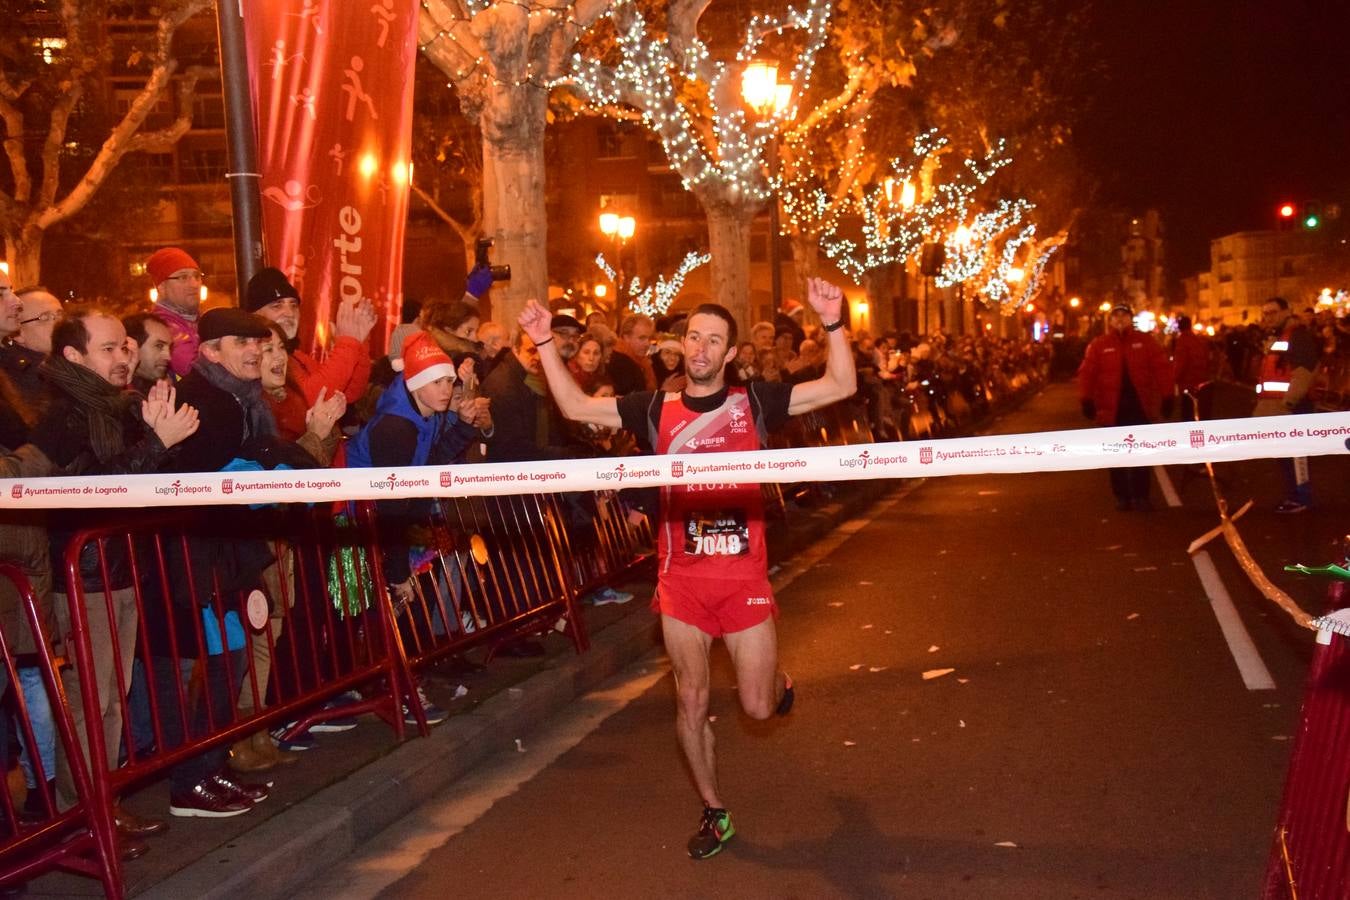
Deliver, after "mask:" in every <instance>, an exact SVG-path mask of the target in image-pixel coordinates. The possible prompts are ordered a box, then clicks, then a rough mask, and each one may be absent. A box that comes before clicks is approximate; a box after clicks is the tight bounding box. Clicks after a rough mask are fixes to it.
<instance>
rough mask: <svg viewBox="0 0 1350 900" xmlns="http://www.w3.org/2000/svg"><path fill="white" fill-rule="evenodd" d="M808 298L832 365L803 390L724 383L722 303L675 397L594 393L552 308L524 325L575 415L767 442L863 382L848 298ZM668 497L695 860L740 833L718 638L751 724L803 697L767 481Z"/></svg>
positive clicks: (673, 623)
mask: <svg viewBox="0 0 1350 900" xmlns="http://www.w3.org/2000/svg"><path fill="white" fill-rule="evenodd" d="M809 300H810V303H811V306H812V308H813V309H814V310H815V311H816V312H817V313H818V314H819V315H820V317H821V320H822V321H823V322H824V323H825V331H826V333H827V334H828V336H829V337H828V339H829V342H830V345H831V346H830V354H829V364H828V368H827V370H826V372H825V374H824V375H823V376H822V377H821V378H818V379H816V380H814V381H807V382H803V383H802V384H797V385H788V384H781V383H776V384H773V383H755V384H750V385H746V386H744V387H731V386H730V385H728V384H727V382H726V369H727V365H728V364H729V363H731V362H732V361H733V360H734V359H735V357H736V352H737V344H736V320H735V319H734V318H733V317H732V315H731V313H730V312H728V311H727V309H726V308H725V307H722V306H718V305H717V304H712V303H708V304H703V305H702V306H699V307H697V308H696V309H695V310H694V311H693V313H692V314H691V315H690V317H689V321H688V328H687V330H686V332H685V335H684V340H683V345H684V358H685V372H686V375H687V378H688V381H687V384H686V387H685V389H684V390H683V391H682V392H679V393H673V392H657V391H639V392H637V393H633V394H629V395H627V396H626V397H623V398H622V399H615V398H612V397H590V396H587V395H586V394H585V393H584V392H583V391H582V390H581V388H580V387H578V386H577V384H576V381H575V380H574V379H573V377H572V375H571V372H570V371H569V370H568V368H567V366H566V364H565V363H564V362H563V359H562V356H561V355H560V354H559V353H558V349H557V346H556V343H555V340H556V339H555V337H554V335H553V333H552V330H551V328H550V316H549V313H548V311H547V310H546V309H545V308H544V307H542V306H541V305H539V303H538V302H537V301H534V300H532V301H530V303H529V304H527V305H526V307H525V309H524V311H523V312H521V314H520V325H521V328H522V329H523V330H524V331H525V333H526V334H527V335H528V336H529V338H530V339H531V340H532V341H533V343H534V346H535V347H536V348H537V350H538V352H539V354H540V357H541V362H542V366H543V371H544V374H545V375H546V376H547V378H548V386H549V389H550V391H551V392H552V394H553V396H554V398H555V399H556V400H557V402H558V405H559V406H560V407H561V409H562V412H563V414H564V415H566V416H567V417H568V418H570V419H573V420H576V421H580V422H589V423H591V424H594V425H602V426H605V427H608V428H619V427H623V428H627V429H628V430H629V431H631V432H633V433H634V434H635V435H636V436H637V438H638V440H639V442H640V443H641V444H642V446H643V448H644V449H645V450H647V451H648V452H654V453H661V454H666V453H704V452H728V451H745V450H758V449H760V448H761V447H763V446H764V441H765V439H766V437H767V434H768V432H769V431H772V430H773V429H774V428H776V427H778V426H781V425H783V424H784V423H786V422H787V420H788V418H789V417H790V416H794V415H800V414H801V413H805V412H809V411H810V410H813V409H817V408H819V407H822V406H826V405H828V404H830V403H834V402H837V401H839V400H842V399H844V398H845V397H848V396H850V395H852V394H853V392H854V391H855V390H856V389H857V374H856V372H855V370H854V368H853V354H852V353H851V352H849V347H848V340H847V337H846V335H845V333H844V331H843V330H842V329H843V326H844V320H843V316H844V312H843V293H842V292H841V291H840V290H839V288H837V287H835V286H833V285H831V284H828V283H826V282H824V281H822V280H820V279H812V280H811V282H810V291H809ZM662 501H663V502H662V510H661V526H660V539H659V547H658V560H659V562H658V572H659V575H658V581H657V588H656V597H655V598H654V600H653V607H654V608H655V609H656V610H658V611H659V612H660V614H661V627H662V632H663V634H664V637H665V645H666V650H667V652H668V653H669V654H670V659H671V664H672V666H673V668H674V671H675V682H676V690H677V698H676V709H677V712H676V734H677V736H678V738H679V742H680V746H681V748H682V749H683V751H684V756H685V759H686V760H687V761H688V763H689V768H690V771H691V773H692V775H693V778H694V784H695V787H696V788H697V790H698V792H699V794H700V796H701V798H702V800H703V806H704V809H703V813H702V816H701V818H700V822H699V829H698V832H697V833H696V834H695V835H694V836H693V837H692V838H690V840H689V844H688V850H689V855H690V856H691V857H693V858H694V859H706V858H707V857H709V856H712V855H714V854H716V853H717V852H719V851H720V850H721V849H722V845H723V844H724V843H725V842H726V841H727V840H729V839H730V838H731V837H732V835H734V834H735V828H734V827H733V825H732V823H731V815H730V813H728V812H727V810H726V806H725V804H724V802H723V799H722V795H721V789H720V788H719V787H718V783H717V766H716V756H715V753H714V746H713V732H712V726H711V724H709V722H708V699H709V668H708V655H709V650H710V648H711V646H712V642H713V640H714V639H715V638H718V637H721V638H723V639H724V640H725V641H726V645H727V650H728V651H729V652H730V654H731V659H732V662H733V664H734V665H735V667H736V685H737V693H738V695H739V698H740V702H741V707H742V709H744V710H745V712H746V714H747V715H749V716H750V717H751V718H755V719H767V718H769V717H770V716H773V715H774V714H778V715H785V714H786V713H787V712H788V711H789V710H790V709H791V707H792V701H793V697H794V693H793V689H792V682H791V680H790V679H789V678H788V677H787V674H786V673H784V672H782V671H781V670H780V669H779V668H778V638H777V633H776V631H775V628H774V618H775V617H776V615H777V605H776V604H775V603H774V599H773V590H772V588H771V586H770V584H769V579H768V571H767V569H768V554H767V550H766V547H765V542H764V509H763V500H762V497H761V494H760V488H759V485H757V484H724V485H698V484H690V485H676V486H671V487H666V488H663V489H662Z"/></svg>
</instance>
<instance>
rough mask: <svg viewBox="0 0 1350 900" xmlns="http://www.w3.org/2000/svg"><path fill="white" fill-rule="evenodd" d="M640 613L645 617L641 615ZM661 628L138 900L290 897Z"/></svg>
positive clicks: (604, 644)
mask: <svg viewBox="0 0 1350 900" xmlns="http://www.w3.org/2000/svg"><path fill="white" fill-rule="evenodd" d="M640 612H641V613H645V610H642V611H640ZM659 624H660V623H659V620H658V619H656V618H655V617H654V616H649V615H645V614H638V615H629V616H625V617H623V618H622V619H619V620H617V621H615V622H613V623H611V624H610V625H609V626H608V627H607V628H605V629H604V630H603V631H601V632H599V633H598V634H596V635H594V636H593V637H592V641H591V648H590V650H589V651H588V652H587V653H584V654H581V655H579V656H568V657H564V658H561V659H560V660H559V661H557V662H556V663H555V664H553V665H551V666H550V667H548V668H546V669H544V670H543V671H541V672H538V673H536V674H534V675H533V676H531V677H530V678H528V679H526V680H525V681H523V682H521V683H520V684H519V685H517V686H515V687H513V688H508V689H507V690H505V691H502V692H501V693H499V694H496V695H494V696H492V697H490V698H488V699H486V700H484V701H483V703H482V704H481V705H480V706H479V707H478V708H477V709H475V710H474V711H473V712H470V713H466V714H464V715H461V716H455V717H453V718H451V719H449V720H448V721H446V722H444V723H443V724H441V725H438V726H436V727H435V728H433V729H432V731H431V735H430V737H427V738H425V739H418V740H408V741H405V742H404V743H403V744H401V745H399V746H398V747H397V748H396V749H395V750H393V751H392V752H390V753H388V754H386V755H385V756H383V757H381V758H380V759H378V760H376V761H375V762H373V763H371V764H370V765H368V766H366V767H364V768H362V769H360V770H359V771H357V772H355V773H353V774H352V775H350V776H348V777H347V778H345V779H343V780H342V781H339V782H337V783H335V784H332V785H330V786H328V787H326V788H324V789H323V790H322V791H319V792H318V793H317V794H314V795H313V796H311V797H309V798H308V799H306V800H303V801H301V802H299V803H297V804H296V805H294V806H292V807H291V808H289V809H287V810H286V811H285V812H282V813H279V814H277V815H275V816H273V817H271V818H270V819H268V820H266V821H265V822H262V823H260V824H259V825H258V827H257V828H254V829H252V830H250V831H248V832H246V833H245V834H242V835H240V836H239V837H238V838H237V839H235V840H233V841H231V842H230V843H228V844H225V845H224V846H222V847H219V848H217V849H215V850H213V851H212V852H210V853H208V854H206V855H205V856H203V857H202V858H201V859H199V860H197V861H195V862H193V863H191V864H189V865H188V866H187V867H186V868H184V869H181V870H179V871H178V872H175V873H174V874H173V875H171V876H170V877H168V878H166V879H165V880H164V881H161V882H159V883H158V884H155V885H154V886H152V887H150V888H149V889H147V890H146V891H144V892H142V893H140V894H138V895H137V896H138V897H143V898H146V900H180V898H182V897H196V898H222V900H224V898H234V897H244V896H246V897H252V898H257V900H266V898H270V897H286V896H290V895H292V894H294V893H295V891H296V890H297V889H298V888H300V887H302V886H303V885H304V884H305V883H307V882H308V881H309V879H310V878H311V877H312V875H313V874H314V873H316V872H319V871H322V870H324V869H326V868H329V867H331V866H333V865H335V864H336V863H338V862H340V861H341V860H343V859H345V858H347V857H348V856H350V855H351V854H352V853H353V852H355V851H356V850H357V849H358V848H360V847H362V846H365V845H366V843H367V842H368V841H369V839H370V838H371V837H373V836H374V835H376V834H378V833H379V832H380V831H383V830H384V829H385V828H388V827H389V826H390V825H392V824H393V823H394V822H396V821H398V820H399V819H400V818H402V817H403V816H405V815H407V814H408V813H410V812H411V811H412V810H414V809H416V808H417V807H418V806H420V805H422V804H423V803H424V802H426V800H427V798H429V797H431V796H433V795H435V794H436V793H438V792H440V791H442V790H444V789H445V788H447V787H449V786H450V784H452V783H453V782H454V781H456V780H457V779H459V778H460V777H462V776H463V775H465V774H466V773H468V772H469V771H470V770H471V769H472V768H473V767H474V766H475V765H477V764H478V763H479V762H481V761H482V760H483V759H484V758H485V757H487V756H488V755H489V754H491V753H494V752H497V751H498V750H500V749H501V748H503V747H506V748H509V747H511V746H512V744H513V742H514V740H515V739H516V738H518V737H523V736H525V735H527V734H528V733H529V732H530V731H532V730H533V729H534V728H535V727H537V726H538V725H539V724H540V723H541V722H543V721H544V720H545V719H547V718H548V717H549V716H550V715H552V714H553V713H555V712H556V711H557V710H559V709H561V708H562V707H564V706H566V705H567V704H568V703H570V702H571V701H572V700H574V699H576V698H577V697H579V696H581V695H582V694H584V693H586V692H587V691H590V690H591V689H593V688H594V687H596V686H597V685H599V684H600V683H601V682H603V681H605V680H606V679H608V678H610V677H612V676H614V675H616V674H618V673H619V672H620V671H621V670H623V669H624V668H626V667H627V666H628V665H630V664H631V663H633V662H636V661H637V660H638V659H640V658H641V657H643V656H645V655H646V654H648V653H649V652H651V651H652V650H653V649H654V648H655V647H656V646H658V644H659V637H660V628H659Z"/></svg>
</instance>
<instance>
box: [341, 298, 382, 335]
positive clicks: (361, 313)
mask: <svg viewBox="0 0 1350 900" xmlns="http://www.w3.org/2000/svg"><path fill="white" fill-rule="evenodd" d="M377 321H378V317H377V316H376V315H375V304H373V303H371V302H370V301H369V300H366V299H361V300H356V299H352V300H344V301H342V302H341V303H339V304H338V308H337V321H336V322H334V323H333V334H335V335H336V336H338V337H350V338H356V339H357V340H358V341H364V340H365V339H366V338H367V337H369V336H370V332H371V330H372V329H373V328H374V327H375V323H376V322H377Z"/></svg>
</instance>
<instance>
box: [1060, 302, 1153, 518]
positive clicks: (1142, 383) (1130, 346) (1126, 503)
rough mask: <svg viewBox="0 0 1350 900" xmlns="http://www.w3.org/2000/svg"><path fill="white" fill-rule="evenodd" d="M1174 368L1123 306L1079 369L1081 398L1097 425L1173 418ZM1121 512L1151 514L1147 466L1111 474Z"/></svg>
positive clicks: (1090, 346)
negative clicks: (1137, 328)
mask: <svg viewBox="0 0 1350 900" xmlns="http://www.w3.org/2000/svg"><path fill="white" fill-rule="evenodd" d="M1174 390H1175V383H1174V382H1173V380H1172V365H1171V363H1169V362H1168V361H1167V354H1166V353H1164V352H1163V348H1162V347H1161V346H1159V345H1158V342H1157V341H1155V340H1154V339H1153V337H1152V336H1151V335H1147V334H1142V333H1140V332H1138V331H1136V330H1135V328H1134V311H1133V310H1131V309H1130V308H1129V307H1128V306H1125V305H1124V304H1121V305H1118V306H1116V307H1115V308H1114V309H1112V310H1111V315H1110V318H1109V319H1107V322H1106V333H1105V334H1103V335H1101V336H1100V337H1098V338H1096V339H1095V340H1093V342H1092V343H1091V344H1088V348H1087V353H1086V354H1084V356H1083V365H1082V366H1080V367H1079V369H1078V398H1079V400H1080V402H1081V403H1082V405H1083V415H1084V416H1086V417H1087V418H1089V419H1092V420H1093V421H1095V422H1096V423H1097V424H1098V425H1146V424H1148V423H1150V422H1158V421H1161V420H1163V419H1166V418H1170V417H1171V412H1172V392H1173V391H1174ZM1111 491H1112V493H1114V494H1115V495H1116V508H1117V509H1120V510H1129V509H1138V510H1143V511H1148V510H1151V509H1152V508H1153V502H1152V501H1151V500H1150V499H1149V496H1148V494H1149V479H1148V468H1147V467H1144V466H1134V467H1128V468H1118V469H1112V470H1111Z"/></svg>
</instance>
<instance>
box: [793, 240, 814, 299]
mask: <svg viewBox="0 0 1350 900" xmlns="http://www.w3.org/2000/svg"><path fill="white" fill-rule="evenodd" d="M792 273H793V275H794V276H795V277H794V280H795V281H796V282H797V297H798V298H799V299H800V300H801V301H802V303H803V304H805V303H806V297H807V294H808V291H807V287H806V283H807V281H808V280H809V279H812V278H816V277H818V276H819V275H820V243H819V238H818V237H817V236H816V235H814V234H806V233H804V232H800V231H794V232H792Z"/></svg>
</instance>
